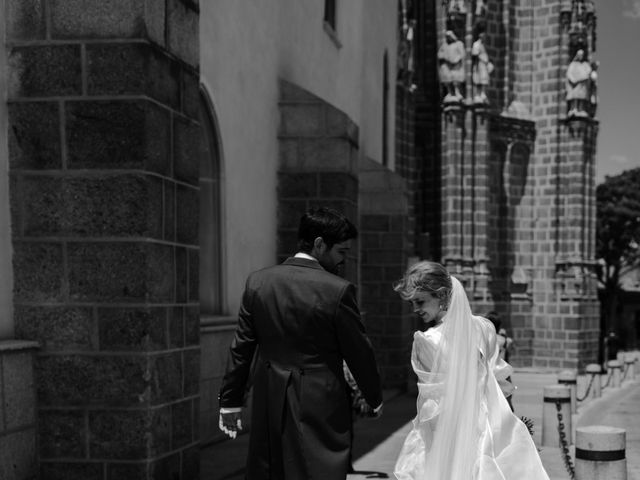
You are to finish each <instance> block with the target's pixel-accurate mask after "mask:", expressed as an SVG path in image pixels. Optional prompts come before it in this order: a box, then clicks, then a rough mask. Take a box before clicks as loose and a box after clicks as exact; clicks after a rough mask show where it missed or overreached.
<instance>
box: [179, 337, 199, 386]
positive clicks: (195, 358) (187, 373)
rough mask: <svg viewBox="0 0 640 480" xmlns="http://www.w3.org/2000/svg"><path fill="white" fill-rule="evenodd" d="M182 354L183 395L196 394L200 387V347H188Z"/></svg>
mask: <svg viewBox="0 0 640 480" xmlns="http://www.w3.org/2000/svg"><path fill="white" fill-rule="evenodd" d="M183 355H184V395H185V396H191V395H198V393H199V391H200V390H199V388H200V349H199V348H195V349H190V350H185V351H184V352H183Z"/></svg>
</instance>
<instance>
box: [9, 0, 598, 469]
mask: <svg viewBox="0 0 640 480" xmlns="http://www.w3.org/2000/svg"><path fill="white" fill-rule="evenodd" d="M0 5H1V6H2V7H0V8H4V11H0V18H2V19H3V23H2V25H0V37H1V38H5V39H6V40H5V45H4V48H2V49H1V50H2V51H1V52H0V67H2V69H1V71H2V72H6V74H3V75H2V77H1V78H0V89H1V90H2V92H3V101H2V102H1V103H0V161H1V162H2V165H3V168H2V171H0V247H1V248H0V271H1V272H2V276H1V279H0V313H1V318H0V360H2V361H0V367H1V368H2V369H3V370H2V372H0V373H1V374H2V375H4V376H3V377H2V378H5V379H8V378H13V379H15V378H18V379H19V381H17V382H16V384H15V385H14V386H13V387H11V385H12V384H11V383H10V382H8V381H7V380H5V381H4V383H3V382H0V386H1V387H2V390H0V396H1V397H2V398H3V399H4V400H5V403H4V405H14V406H18V405H30V407H29V408H26V409H22V411H23V412H26V413H24V415H23V416H22V417H19V418H18V417H16V418H17V420H16V422H18V423H17V424H15V425H8V424H0V442H2V445H8V446H10V447H11V448H12V449H13V450H12V458H13V459H14V460H13V461H14V464H15V465H19V467H16V468H19V469H20V472H22V473H21V474H20V475H18V476H17V477H16V478H29V475H33V474H36V473H38V472H39V474H40V476H41V478H47V479H57V478H67V477H66V475H72V474H73V475H76V476H82V477H83V478H96V479H101V480H106V479H108V478H141V479H142V478H145V479H146V478H165V477H166V478H172V477H171V475H177V476H179V478H183V479H185V480H187V479H195V478H197V475H198V473H197V472H198V464H199V453H198V452H199V446H200V445H201V444H203V443H210V442H215V441H219V440H221V438H222V437H221V434H220V433H219V432H218V430H217V417H218V411H217V400H216V396H217V390H218V388H219V384H220V380H221V377H222V375H223V372H224V367H225V357H226V349H227V347H228V344H229V342H230V339H231V336H232V335H233V330H234V323H235V317H234V315H235V313H236V312H237V309H238V306H239V302H240V295H241V292H242V289H243V285H244V280H245V278H246V276H247V275H248V274H249V272H251V271H253V270H256V269H259V268H263V267H266V266H269V265H272V264H274V263H276V262H278V261H281V260H282V259H284V258H285V257H286V256H287V255H290V254H292V253H294V251H295V247H296V238H295V236H296V227H297V222H298V219H299V217H300V215H301V214H302V213H303V212H304V210H305V209H307V208H309V207H311V206H315V205H328V206H331V207H334V208H337V209H339V210H342V211H344V212H345V213H346V214H347V215H348V216H349V217H351V218H352V219H353V220H354V221H355V222H356V223H357V225H358V228H359V231H360V236H359V238H358V241H357V246H356V248H354V249H353V250H354V251H353V253H352V256H351V258H350V259H349V263H348V266H347V272H346V275H347V277H348V278H349V279H350V280H351V281H353V282H354V283H355V284H356V285H357V286H358V290H359V297H360V306H361V309H362V313H363V318H364V321H365V324H366V328H367V330H368V333H369V335H370V337H371V339H372V341H373V343H374V345H375V347H376V352H377V354H378V360H379V364H380V368H381V373H382V376H383V379H384V382H385V387H386V388H387V389H394V390H400V389H404V388H406V387H407V384H408V383H410V382H411V381H412V379H411V377H410V375H409V368H408V356H409V349H410V345H411V339H412V334H413V331H414V330H416V329H417V328H419V325H418V324H417V323H416V319H415V318H413V316H412V314H411V312H410V311H409V308H408V306H407V305H406V304H404V303H403V302H402V301H401V300H400V299H399V298H398V297H397V295H396V294H395V293H394V292H393V290H392V288H391V286H392V284H393V282H394V281H395V280H397V279H398V278H400V276H401V275H402V273H403V271H404V270H405V268H406V267H407V265H409V264H410V263H411V262H414V261H417V260H419V259H432V260H436V261H440V262H442V263H443V264H445V265H446V266H447V268H449V269H450V271H451V272H452V273H454V274H456V275H457V276H458V277H459V278H460V279H461V280H462V281H463V283H464V285H465V288H466V290H467V293H468V295H469V298H470V300H471V301H472V305H473V307H474V310H475V311H476V312H477V313H480V314H482V313H486V312H488V311H489V310H496V311H498V312H499V313H500V314H501V316H502V318H503V326H504V327H506V328H507V330H508V332H509V334H510V335H511V336H512V337H513V338H514V341H515V351H514V353H513V354H512V358H513V363H514V364H515V365H516V366H523V367H537V368H549V369H560V368H582V367H583V366H584V365H586V364H587V363H591V362H593V361H595V360H596V358H597V351H598V341H599V330H598V325H599V323H598V317H599V305H598V301H597V292H596V283H595V277H594V275H593V266H594V260H595V259H594V244H595V197H594V196H595V193H594V190H595V180H594V170H595V167H594V161H595V150H596V138H597V131H598V122H597V119H596V109H597V90H596V87H597V62H596V61H595V56H594V52H595V49H596V35H595V28H596V15H595V11H594V8H593V4H592V2H591V1H588V0H572V1H569V0H542V1H539V2H530V1H528V0H518V1H496V2H493V1H492V2H486V1H482V0H475V1H469V0H451V1H444V2H439V1H438V2H418V1H411V0H399V1H397V2H390V1H388V0H355V1H349V2H346V1H341V0H333V1H332V0H326V1H323V2H320V1H316V0H305V1H299V0H282V1H280V0H279V1H278V2H268V3H267V2H246V1H238V0H222V1H217V2H200V1H198V0H168V1H166V0H144V1H142V0H141V1H136V2H131V1H129V0H126V1H125V0H89V1H83V2H80V1H66V2H59V1H56V0H28V1H25V0H6V1H5V2H2V3H0ZM5 99H6V100H5ZM11 366H14V367H11ZM10 367H11V368H15V370H12V371H9V370H8V369H9V368H10ZM5 408H8V407H5ZM16 408H17V407H16ZM36 438H37V442H36ZM7 448H9V447H7ZM2 468H3V465H0V472H1V471H3V470H2ZM162 475H165V477H163V476H162Z"/></svg>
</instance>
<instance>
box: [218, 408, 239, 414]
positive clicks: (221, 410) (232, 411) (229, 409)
mask: <svg viewBox="0 0 640 480" xmlns="http://www.w3.org/2000/svg"><path fill="white" fill-rule="evenodd" d="M241 411H242V407H229V408H224V407H222V408H220V413H221V414H223V413H239V412H241Z"/></svg>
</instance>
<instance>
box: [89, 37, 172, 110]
mask: <svg viewBox="0 0 640 480" xmlns="http://www.w3.org/2000/svg"><path fill="white" fill-rule="evenodd" d="M180 75H181V69H180V66H179V65H178V64H177V63H176V62H175V61H173V60H171V59H170V58H169V57H168V56H167V55H166V54H165V53H164V52H162V51H161V50H160V49H159V48H158V47H156V46H155V45H153V44H150V43H130V44H121V43H115V44H102V43H101V44H93V45H91V44H89V45H87V89H88V93H89V95H147V96H149V97H151V98H154V99H156V100H158V101H159V102H160V103H164V104H166V105H169V106H171V107H172V108H175V109H177V108H179V106H180V90H179V85H180Z"/></svg>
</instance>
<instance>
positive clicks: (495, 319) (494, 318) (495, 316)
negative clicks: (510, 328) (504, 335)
mask: <svg viewBox="0 0 640 480" xmlns="http://www.w3.org/2000/svg"><path fill="white" fill-rule="evenodd" d="M484 318H486V319H487V320H489V321H490V322H491V323H493V326H494V328H495V329H496V333H498V331H499V330H500V327H501V326H502V320H500V314H499V313H498V312H496V311H495V310H491V311H490V312H487V314H486V315H485V316H484Z"/></svg>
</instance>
